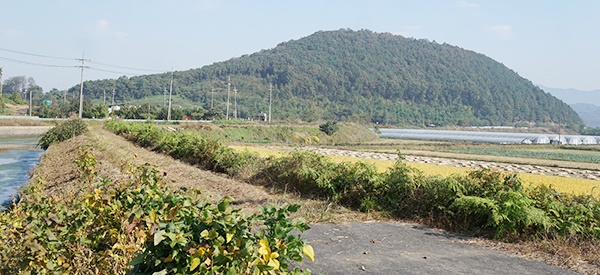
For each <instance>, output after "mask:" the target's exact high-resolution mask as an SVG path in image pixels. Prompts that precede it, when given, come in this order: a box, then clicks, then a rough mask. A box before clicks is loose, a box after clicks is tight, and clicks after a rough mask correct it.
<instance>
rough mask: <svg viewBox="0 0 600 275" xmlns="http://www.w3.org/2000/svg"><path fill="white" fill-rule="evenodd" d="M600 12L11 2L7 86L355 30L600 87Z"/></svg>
mask: <svg viewBox="0 0 600 275" xmlns="http://www.w3.org/2000/svg"><path fill="white" fill-rule="evenodd" d="M599 12H600V1H595V0H581V1H562V0H561V1H559V0H556V1H554V0H545V1H541V0H528V1H513V0H503V1H478V0H467V1H456V0H445V1H442V0H440V1H427V0H421V1H417V0H414V1H402V0H396V1H392V0H370V1H357V0H344V1H342V0H329V1H327V0H296V1H285V0H279V1H275V0H269V1H267V0H253V1H250V0H245V1H242V0H237V1H236V0H223V1H218V0H196V1H192V0H143V1H142V0H127V1H117V0H103V1H91V0H88V1H82V0H43V1H33V0H18V1H17V0H0V67H2V68H3V72H4V73H3V79H6V78H8V77H11V76H18V75H25V76H28V77H29V76H30V77H33V78H34V79H35V80H36V82H37V84H38V85H40V86H42V88H43V89H44V90H45V91H48V90H50V89H51V88H58V89H65V88H69V87H71V86H73V85H75V84H78V83H79V79H80V70H79V69H77V68H76V67H74V66H77V65H79V64H80V63H77V62H76V61H75V60H74V59H75V58H81V56H82V54H83V53H85V58H86V59H90V60H91V63H88V64H86V65H89V66H90V67H91V68H90V69H86V70H85V79H86V80H90V79H105V78H118V77H119V76H121V75H124V74H125V73H127V74H128V76H133V75H140V74H149V73H154V72H156V71H168V70H170V69H171V68H174V69H175V70H187V69H191V68H199V67H202V66H205V65H210V64H212V63H214V62H219V61H224V60H227V59H230V58H232V57H238V56H241V55H244V54H251V53H254V52H257V51H260V50H262V49H270V48H273V47H275V46H276V45H277V44H279V43H281V42H284V41H289V40H292V39H294V40H297V39H300V38H302V37H305V36H308V35H310V34H312V33H314V32H316V31H319V30H337V29H341V28H350V29H353V30H359V29H368V30H372V31H374V32H388V33H392V34H398V35H402V36H406V37H415V38H419V39H420V38H424V39H428V40H430V41H433V40H435V41H436V42H438V43H444V42H445V43H448V44H452V45H456V46H459V47H461V48H464V49H468V50H472V51H476V52H479V53H482V54H485V55H487V56H489V57H491V58H493V59H495V60H497V61H499V62H501V63H503V64H504V65H506V66H507V67H509V68H510V69H512V70H514V71H516V72H518V73H519V75H521V76H523V77H525V78H527V79H529V80H531V81H532V82H533V83H536V84H542V85H545V86H549V87H555V88H575V89H580V90H596V89H600V35H599V34H600V14H599ZM13 51H19V52H24V53H31V54H37V55H43V56H49V57H61V58H66V59H59V58H46V57H38V56H32V55H26V54H19V53H15V52H13ZM22 61H25V62H29V63H35V64H44V65H53V66H54V65H59V66H71V67H66V68H63V67H49V66H37V65H31V64H23V63H20V62H22ZM106 65H111V66H106ZM133 69H136V70H133ZM137 69H144V70H137ZM101 70H104V71H101ZM106 71H112V72H106Z"/></svg>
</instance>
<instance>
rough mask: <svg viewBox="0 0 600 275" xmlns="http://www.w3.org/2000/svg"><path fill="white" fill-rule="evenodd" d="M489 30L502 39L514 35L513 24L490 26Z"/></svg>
mask: <svg viewBox="0 0 600 275" xmlns="http://www.w3.org/2000/svg"><path fill="white" fill-rule="evenodd" d="M488 30H489V31H491V32H493V33H495V34H496V35H497V36H498V38H499V39H501V40H508V39H510V38H511V36H512V26H510V25H494V26H490V27H489V28H488Z"/></svg>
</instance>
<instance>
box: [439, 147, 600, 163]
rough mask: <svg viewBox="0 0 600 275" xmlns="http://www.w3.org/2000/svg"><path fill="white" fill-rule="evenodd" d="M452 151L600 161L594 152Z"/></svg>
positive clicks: (496, 149) (481, 149)
mask: <svg viewBox="0 0 600 275" xmlns="http://www.w3.org/2000/svg"><path fill="white" fill-rule="evenodd" d="M450 151H453V152H458V153H466V154H477V155H494V156H506V157H525V158H538V159H554V160H564V161H575V162H589V163H600V155H593V154H585V153H582V154H578V153H569V152H554V151H553V152H548V151H540V150H518V149H503V148H458V149H450Z"/></svg>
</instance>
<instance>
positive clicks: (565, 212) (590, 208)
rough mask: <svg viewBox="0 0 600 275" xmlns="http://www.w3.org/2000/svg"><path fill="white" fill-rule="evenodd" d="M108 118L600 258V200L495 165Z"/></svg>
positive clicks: (441, 217)
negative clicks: (231, 141) (274, 152)
mask: <svg viewBox="0 0 600 275" xmlns="http://www.w3.org/2000/svg"><path fill="white" fill-rule="evenodd" d="M106 126H107V128H109V129H111V130H112V131H114V132H115V133H118V134H120V135H123V136H124V137H126V138H127V139H129V140H131V141H133V142H136V143H137V144H140V145H142V146H145V147H146V148H149V149H152V150H155V151H157V152H163V153H165V154H168V155H171V156H173V157H175V158H179V159H181V160H184V161H186V162H189V163H192V164H195V165H199V166H201V167H205V168H207V169H211V170H213V171H219V172H225V173H227V174H229V175H231V176H233V177H237V178H241V179H244V180H246V181H249V182H252V183H254V184H257V185H263V186H268V187H271V188H275V190H280V191H281V192H295V193H297V194H300V195H301V196H303V197H309V198H319V199H325V200H329V201H331V202H334V203H337V204H341V205H345V206H347V207H350V208H353V209H357V210H361V211H383V212H386V213H389V214H391V215H393V216H395V217H398V218H407V219H412V220H418V221H421V222H424V223H426V224H429V225H433V226H438V227H442V228H446V229H451V230H457V231H461V232H468V233H469V234H474V235H479V236H486V237H490V238H497V239H502V240H507V241H515V240H517V241H524V242H530V243H531V244H532V245H533V246H536V247H538V248H541V249H543V250H544V251H546V252H547V253H548V254H551V253H556V250H555V249H554V248H551V247H552V244H556V245H559V246H560V247H561V248H560V249H561V250H565V249H566V250H569V258H568V259H566V260H565V262H564V263H562V265H565V264H573V265H576V264H577V262H574V263H571V261H572V259H582V260H583V261H587V262H589V263H590V264H592V265H594V266H596V267H598V266H599V265H600V258H599V257H600V256H598V255H599V253H598V252H599V251H600V250H599V247H598V240H599V239H600V202H599V201H598V200H597V199H595V198H593V197H591V196H585V195H582V196H576V195H572V194H565V193H561V192H558V191H556V190H554V189H551V188H549V187H547V186H539V187H531V188H525V187H524V186H523V184H522V181H521V179H520V178H519V177H518V176H516V175H512V174H503V173H499V172H493V171H489V170H477V171H472V172H470V173H468V174H467V175H453V176H449V177H441V176H427V175H424V174H423V172H421V171H419V170H417V169H414V168H412V167H410V166H408V165H406V164H405V163H402V162H396V163H395V164H394V166H393V167H391V168H389V169H388V170H386V171H385V172H383V173H381V172H379V171H378V170H377V168H376V167H374V166H373V165H371V164H369V163H365V162H356V163H349V162H343V163H335V162H332V161H331V160H330V159H329V158H327V157H325V156H321V155H316V154H311V153H301V152H293V153H291V154H290V155H289V156H283V157H271V158H266V159H264V158H260V156H259V155H258V154H253V153H251V152H241V153H240V152H236V151H234V150H233V149H231V148H229V147H226V146H224V145H222V144H220V143H219V142H217V141H214V140H210V139H208V138H207V137H206V136H204V135H203V133H202V132H198V131H183V132H174V133H166V132H163V131H160V130H158V129H156V128H154V127H153V126H152V125H148V124H145V125H142V124H137V125H133V124H125V123H119V122H114V121H113V122H109V123H107V124H106ZM548 243H550V245H547V246H543V245H541V244H548ZM552 249H554V250H552ZM553 251H554V252H553Z"/></svg>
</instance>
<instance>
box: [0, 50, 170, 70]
mask: <svg viewBox="0 0 600 275" xmlns="http://www.w3.org/2000/svg"><path fill="white" fill-rule="evenodd" d="M0 51H5V52H11V53H18V54H23V55H29V56H35V57H43V58H53V59H60V60H74V61H80V60H81V59H79V58H68V57H59V56H51V55H44V54H36V53H29V52H22V51H15V50H10V49H5V48H0ZM0 59H3V60H6V61H12V62H15V63H21V64H28V65H35V66H45V67H57V68H72V67H76V68H79V67H80V66H65V65H54V64H42V63H36V62H29V61H23V60H17V59H12V58H7V57H0ZM86 61H87V62H88V63H92V64H96V65H100V66H107V67H113V68H119V69H125V70H132V71H144V72H158V73H160V72H164V70H153V69H142V68H134V67H126V66H119V65H111V64H107V63H101V62H96V61H92V60H89V59H88V60H86ZM94 69H95V70H98V71H103V72H109V73H117V74H126V75H137V74H135V73H123V72H118V71H112V70H105V69H100V68H94Z"/></svg>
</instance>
